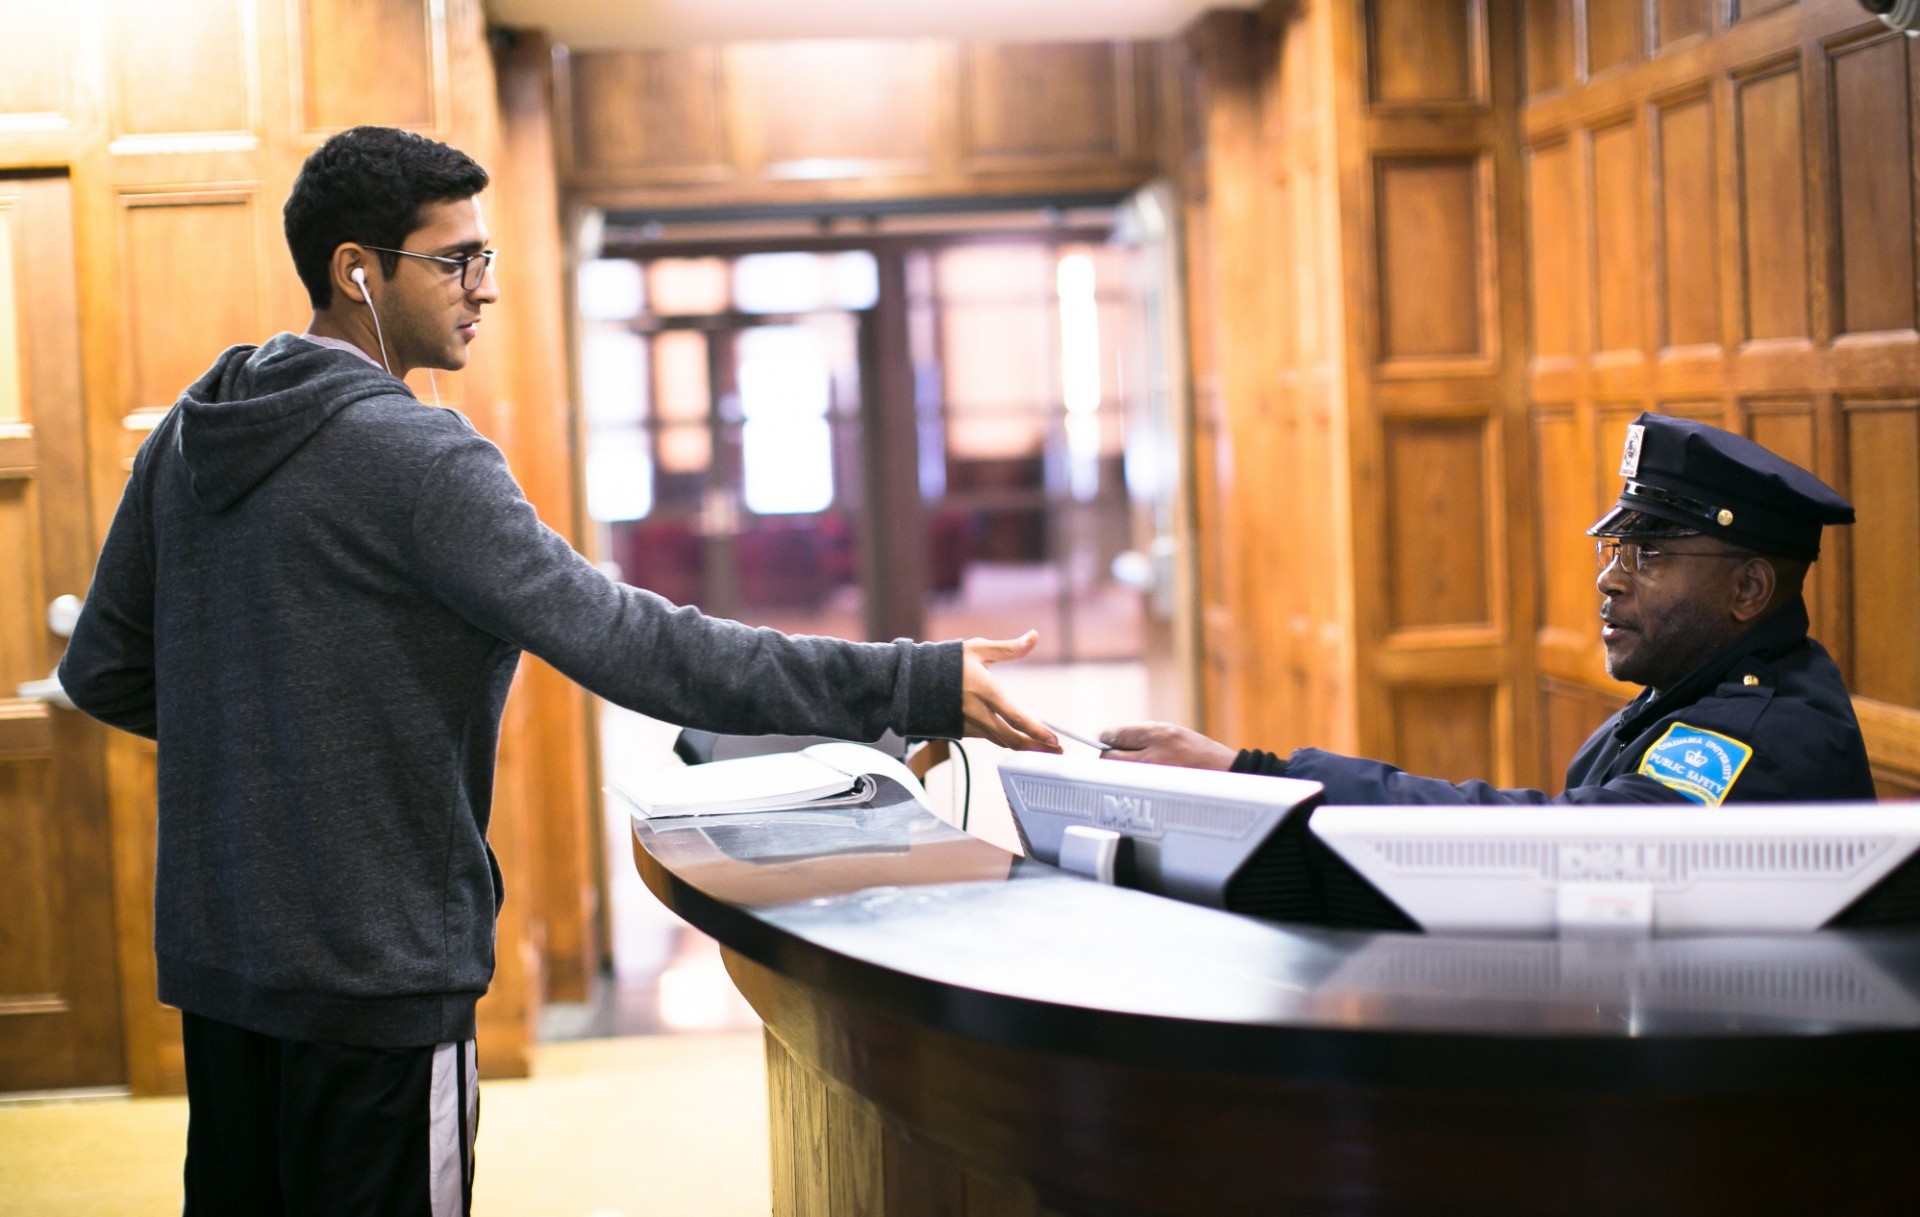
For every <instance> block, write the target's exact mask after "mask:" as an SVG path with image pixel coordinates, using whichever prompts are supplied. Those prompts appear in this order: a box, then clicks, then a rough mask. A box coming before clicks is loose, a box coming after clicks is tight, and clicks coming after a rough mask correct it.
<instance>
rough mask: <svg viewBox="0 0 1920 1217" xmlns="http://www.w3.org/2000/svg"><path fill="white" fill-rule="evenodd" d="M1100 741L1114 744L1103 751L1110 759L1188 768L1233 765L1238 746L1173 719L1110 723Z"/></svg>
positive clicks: (1218, 767)
mask: <svg viewBox="0 0 1920 1217" xmlns="http://www.w3.org/2000/svg"><path fill="white" fill-rule="evenodd" d="M1100 742H1101V743H1103V744H1108V745H1111V746H1110V747H1109V748H1108V749H1107V750H1106V752H1104V753H1102V754H1101V755H1102V756H1104V757H1105V758H1106V759H1107V760H1110V761H1144V762H1146V763H1147V764H1149V765H1180V766H1183V767H1184V768H1187V769H1221V770H1225V769H1231V768H1233V758H1234V757H1236V756H1239V755H1240V754H1239V752H1238V751H1236V750H1235V749H1232V748H1229V747H1227V746H1226V745H1225V744H1221V743H1216V742H1215V741H1213V740H1210V739H1208V738H1207V737H1206V736H1204V735H1202V734H1200V733H1199V732H1198V731H1193V730H1190V729H1188V728H1186V727H1177V726H1175V725H1174V724H1172V723H1132V724H1129V725H1128V726H1125V727H1110V728H1108V729H1107V730H1105V731H1102V732H1101V733H1100Z"/></svg>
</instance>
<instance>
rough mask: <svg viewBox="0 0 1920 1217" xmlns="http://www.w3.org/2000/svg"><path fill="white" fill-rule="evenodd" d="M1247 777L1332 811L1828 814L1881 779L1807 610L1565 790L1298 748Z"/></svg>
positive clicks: (1674, 700)
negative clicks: (1285, 786) (1311, 794)
mask: <svg viewBox="0 0 1920 1217" xmlns="http://www.w3.org/2000/svg"><path fill="white" fill-rule="evenodd" d="M1233 768H1234V771H1235V772H1238V773H1266V774H1272V775H1275V776H1283V775H1284V776H1286V777H1292V778H1304V779H1306V780H1308V781H1314V782H1320V783H1323V784H1324V785H1325V786H1326V788H1327V796H1326V801H1327V802H1328V803H1332V804H1346V805H1368V804H1382V803H1671V802H1676V801H1684V800H1691V801H1693V802H1696V803H1703V804H1708V805H1717V804H1719V803H1720V802H1722V801H1730V802H1761V801H1775V802H1779V801H1797V802H1820V801H1827V800H1834V799H1871V798H1873V797H1874V790H1873V774H1872V772H1871V771H1870V770H1869V768H1868V766H1867V751H1866V746H1865V744H1864V743H1863V742H1862V741H1861V738H1860V724H1859V723H1858V722H1857V721H1855V719H1854V716H1853V703H1852V701H1851V700H1850V699H1849V698H1848V696H1847V689H1846V685H1845V684H1843V683H1842V682H1841V679H1840V670H1839V668H1837V667H1835V666H1834V662H1833V659H1832V657H1831V656H1829V655H1828V654H1827V651H1826V648H1825V647H1823V646H1821V645H1820V644H1819V643H1818V642H1815V641H1814V640H1813V639H1811V638H1809V637H1807V610H1806V605H1805V604H1804V603H1803V602H1801V601H1799V600H1795V601H1794V602H1793V603H1792V604H1790V605H1788V606H1787V607H1785V608H1783V609H1781V610H1779V611H1778V612H1776V613H1774V614H1772V615H1771V616H1769V617H1767V618H1765V619H1764V620H1762V621H1760V622H1759V623H1758V624H1756V625H1754V626H1753V628H1751V629H1749V630H1748V631H1747V632H1746V633H1744V634H1742V635H1741V636H1740V637H1738V638H1736V639H1734V640H1733V641H1732V642H1730V643H1728V644H1727V645H1726V646H1725V647H1723V648H1722V649H1721V650H1720V651H1719V652H1718V653H1717V654H1715V655H1714V656H1713V657H1712V658H1710V659H1708V660H1707V661H1706V662H1705V663H1703V664H1701V665H1700V666H1699V667H1698V668H1695V669H1694V671H1693V673H1692V674H1691V675H1689V676H1687V677H1686V678H1685V679H1683V680H1681V681H1680V682H1679V683H1678V684H1676V685H1675V686H1674V687H1673V688H1671V689H1668V690H1666V691H1665V692H1663V693H1661V694H1660V695H1659V696H1655V695H1654V691H1653V690H1652V689H1646V690H1642V691H1641V694H1640V696H1638V697H1636V698H1634V699H1633V700H1632V701H1631V702H1629V703H1627V706H1626V708H1625V709H1623V710H1621V711H1620V713H1618V714H1616V715H1614V716H1613V717H1612V718H1610V719H1608V720H1607V721H1606V722H1605V723H1603V724H1601V727H1600V729H1599V730H1598V731H1595V732H1594V733H1593V735H1592V736H1591V737H1590V738H1589V739H1588V740H1587V742H1586V743H1585V744H1584V745H1583V746H1582V747H1581V749H1580V752H1579V754H1578V755H1576V756H1575V757H1574V758H1573V763H1572V764H1571V765H1568V766H1567V784H1566V791H1565V792H1564V793H1562V794H1558V795H1552V796H1549V795H1548V794H1547V793H1546V792H1545V791H1540V790H1507V789H1501V788H1500V787H1497V786H1492V785H1489V784H1488V783H1486V782H1459V783H1455V782H1448V781H1444V780H1442V779H1440V778H1426V777H1416V776H1415V775H1413V774H1410V773H1407V772H1404V771H1403V770H1400V769H1396V768H1394V767H1393V766H1392V765H1388V764H1385V763H1383V762H1381V761H1370V760H1365V759H1362V758H1359V757H1351V756H1341V755H1339V754H1338V753H1333V752H1322V751H1321V750H1319V749H1318V748H1302V749H1300V750H1299V751H1297V752H1295V753H1294V754H1293V755H1292V756H1291V757H1289V758H1288V759H1286V760H1284V761H1283V760H1281V759H1280V758H1279V757H1277V756H1275V755H1273V754H1272V753H1269V752H1260V751H1257V750H1252V749H1249V750H1247V751H1245V752H1242V753H1241V754H1240V755H1239V757H1238V758H1236V760H1235V761H1234V765H1233Z"/></svg>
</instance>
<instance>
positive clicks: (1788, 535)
mask: <svg viewBox="0 0 1920 1217" xmlns="http://www.w3.org/2000/svg"><path fill="white" fill-rule="evenodd" d="M1620 476H1621V477H1623V478H1625V479H1626V480H1627V481H1626V485H1624V486H1622V487H1621V488H1620V499H1619V502H1618V503H1617V504H1616V505H1615V506H1614V508H1613V510H1611V511H1609V512H1608V513H1607V514H1606V515H1604V516H1602V517H1600V521H1599V522H1598V523H1597V524H1595V525H1594V526H1593V527H1592V528H1589V529H1587V535H1588V536H1591V537H1677V536H1691V535H1695V534H1699V535H1703V536H1709V537H1719V538H1720V539H1721V540H1723V541H1726V542H1728V543H1730V544H1733V545H1738V546H1741V547H1743V548H1745V549H1751V550H1753V551H1754V552H1756V553H1763V554H1773V555H1775V556H1777V557H1782V558H1805V559H1812V558H1815V557H1818V556H1819V554H1820V528H1821V526H1822V525H1824V524H1851V523H1853V504H1851V503H1849V502H1847V501H1846V500H1845V499H1843V498H1841V497H1840V495H1839V494H1838V493H1837V492H1836V491H1835V490H1834V489H1833V488H1832V487H1831V486H1828V485H1827V484H1826V483H1825V482H1823V481H1821V480H1820V479H1819V478H1817V477H1815V476H1813V475H1812V474H1811V473H1808V472H1807V471H1806V470H1805V469H1802V468H1801V467H1800V466H1798V465H1796V464H1794V463H1793V462H1792V461H1788V460H1783V459H1781V458H1780V457H1778V456H1775V455H1774V454H1773V453H1771V452H1768V451H1767V450H1766V449H1765V448H1762V447H1761V446H1760V445H1759V444H1756V443H1754V442H1753V441H1752V440H1750V439H1746V438H1745V437H1743V436H1739V435H1735V434H1733V433H1732V432H1731V431H1722V430H1721V429H1720V428H1718V427H1711V426H1708V425H1707V424H1706V423H1699V422H1694V421H1693V420H1691V419H1685V418H1672V417H1669V416H1667V415H1665V414H1642V415H1641V416H1640V417H1639V418H1636V419H1634V420H1633V424H1632V425H1631V426H1629V427H1628V428H1627V443H1626V448H1625V450H1624V451H1623V452H1622V453H1621V457H1620Z"/></svg>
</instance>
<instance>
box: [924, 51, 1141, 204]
mask: <svg viewBox="0 0 1920 1217" xmlns="http://www.w3.org/2000/svg"><path fill="white" fill-rule="evenodd" d="M1133 82H1134V75H1133V67H1132V52H1131V49H1130V48H1129V47H1127V46H1126V45H1125V44H1107V43H1071V42H1055V43H1046V42H1036V43H972V44H969V45H967V46H966V47H964V48H962V50H961V52H960V127H961V137H960V153H961V159H962V162H963V163H964V164H965V165H966V166H967V167H968V168H970V169H974V170H984V171H989V172H991V171H994V170H1003V169H1011V168H1020V167H1027V166H1033V165H1049V164H1059V163H1068V164H1071V163H1075V162H1079V161H1086V160H1104V159H1112V158H1124V157H1128V156H1131V155H1133V154H1134V152H1135V145H1136V142H1137V141H1136V137H1135V133H1134V128H1135V122H1136V115H1135V111H1134V96H1133Z"/></svg>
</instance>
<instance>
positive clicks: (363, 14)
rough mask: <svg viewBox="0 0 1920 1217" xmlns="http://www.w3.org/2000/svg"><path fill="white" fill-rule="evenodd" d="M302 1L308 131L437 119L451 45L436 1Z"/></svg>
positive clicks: (415, 124) (421, 125) (425, 124)
mask: <svg viewBox="0 0 1920 1217" xmlns="http://www.w3.org/2000/svg"><path fill="white" fill-rule="evenodd" d="M297 2H298V4H299V7H300V16H299V24H298V29H299V32H300V39H301V42H300V49H301V51H302V55H301V56H300V62H301V63H303V64H304V66H305V75H304V83H305V97H304V99H303V101H304V106H303V109H302V114H303V115H304V117H305V122H306V129H307V130H308V131H314V132H329V131H339V130H344V129H345V128H347V127H355V126H359V125H360V124H361V123H384V124H386V125H387V126H392V127H412V128H417V129H421V130H428V129H432V128H434V127H436V126H437V125H438V122H439V120H438V111H439V108H440V107H439V106H437V105H436V101H437V99H438V95H439V92H440V90H441V87H442V85H441V82H442V81H444V80H445V78H446V65H445V58H446V46H445V37H444V32H443V29H442V27H440V26H439V25H438V24H437V23H436V22H435V21H434V20H433V9H434V8H435V7H436V5H435V4H434V0H297Z"/></svg>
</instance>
